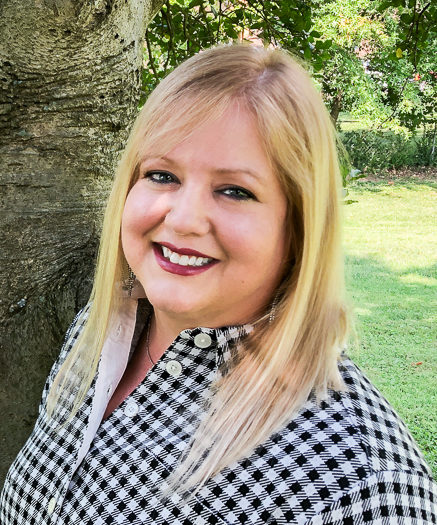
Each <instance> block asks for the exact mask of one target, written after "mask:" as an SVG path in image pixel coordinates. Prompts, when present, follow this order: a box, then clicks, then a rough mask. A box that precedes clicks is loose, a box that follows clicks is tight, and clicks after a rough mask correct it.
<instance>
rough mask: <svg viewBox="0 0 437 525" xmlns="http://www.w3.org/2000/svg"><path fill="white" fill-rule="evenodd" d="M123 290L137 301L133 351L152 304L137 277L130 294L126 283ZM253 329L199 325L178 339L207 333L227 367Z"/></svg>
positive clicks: (241, 326)
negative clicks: (235, 349)
mask: <svg viewBox="0 0 437 525" xmlns="http://www.w3.org/2000/svg"><path fill="white" fill-rule="evenodd" d="M121 291H122V295H123V297H124V298H126V299H130V300H132V301H135V302H136V303H137V309H136V323H135V330H134V334H133V338H132V344H131V351H130V353H133V351H134V349H135V347H136V344H137V342H138V339H139V336H140V334H141V331H142V328H143V326H144V323H145V322H146V321H147V316H148V315H149V312H150V304H149V303H148V301H147V297H146V293H145V291H144V288H143V287H142V285H141V283H140V282H139V281H138V280H137V279H135V281H134V284H133V287H132V289H131V292H130V294H129V292H128V289H127V287H126V286H124V285H122V286H121ZM252 331H253V325H251V324H242V325H232V326H222V327H219V328H209V327H204V326H199V327H196V328H188V329H186V330H183V331H182V332H181V333H180V334H179V335H178V337H177V339H182V340H186V341H187V340H194V341H196V336H199V335H200V334H205V335H207V336H208V337H209V338H211V343H210V344H209V345H208V346H209V348H215V350H216V363H217V366H218V367H221V366H223V365H224V366H225V367H226V365H227V364H229V361H230V359H231V357H232V354H233V352H232V350H233V349H234V348H235V347H236V346H237V345H238V343H239V342H240V341H241V340H242V339H244V337H245V336H247V335H248V334H250V333H251V332H252Z"/></svg>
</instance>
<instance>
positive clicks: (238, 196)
mask: <svg viewBox="0 0 437 525" xmlns="http://www.w3.org/2000/svg"><path fill="white" fill-rule="evenodd" d="M155 175H159V176H161V175H164V176H165V177H166V179H165V180H162V179H161V178H160V179H159V180H156V179H155V178H154V176H155ZM144 178H145V179H148V180H150V181H152V182H153V183H155V184H172V183H178V182H179V181H178V179H177V178H176V176H175V175H173V173H170V172H169V171H148V172H146V173H145V175H144ZM217 191H218V192H220V193H222V194H223V195H226V196H227V197H229V198H230V199H233V200H236V201H244V200H257V199H256V197H255V195H254V194H253V193H252V192H250V191H249V190H246V189H245V188H241V187H240V186H229V187H227V188H224V189H221V190H217ZM230 191H232V192H235V193H233V194H230V193H226V192H230Z"/></svg>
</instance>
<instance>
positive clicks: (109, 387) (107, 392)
mask: <svg viewBox="0 0 437 525" xmlns="http://www.w3.org/2000/svg"><path fill="white" fill-rule="evenodd" d="M111 391H112V383H110V384H109V385H108V388H107V389H106V396H107V397H109V396H110V395H111Z"/></svg>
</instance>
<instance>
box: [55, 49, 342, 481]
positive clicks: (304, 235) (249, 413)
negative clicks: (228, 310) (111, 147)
mask: <svg viewBox="0 0 437 525" xmlns="http://www.w3.org/2000/svg"><path fill="white" fill-rule="evenodd" d="M236 100H238V101H240V102H241V103H244V104H245V106H246V107H247V108H248V109H249V110H250V111H251V112H252V114H253V115H254V116H255V118H256V120H257V123H258V126H259V130H260V135H261V137H263V140H264V141H265V147H266V151H267V153H268V155H269V157H270V159H271V161H272V163H273V166H274V169H275V171H276V173H277V176H278V177H279V180H280V182H281V184H282V187H283V189H284V192H285V194H286V196H287V198H288V219H287V223H288V224H287V226H288V231H289V237H290V239H289V242H290V264H289V268H288V271H287V273H286V275H284V279H283V281H282V283H281V285H280V289H279V290H278V293H277V295H278V297H279V302H278V305H277V312H276V318H275V320H274V322H273V323H272V324H269V322H268V315H267V314H266V315H265V316H264V317H263V318H262V319H261V320H260V321H259V322H257V323H256V326H255V329H254V331H253V332H252V334H251V335H249V336H248V337H247V339H245V340H244V341H243V342H242V344H241V345H240V347H239V351H238V355H237V356H236V359H235V360H234V361H233V363H232V366H231V368H230V370H229V372H228V373H227V374H225V375H224V376H223V377H221V378H220V380H218V381H217V383H216V384H215V385H214V393H213V395H212V397H211V399H210V404H209V406H208V407H207V409H206V410H207V413H206V417H203V418H202V421H201V423H200V425H199V427H198V429H197V431H196V432H195V435H194V436H193V439H192V442H191V445H190V446H189V447H188V451H187V453H186V454H185V456H184V457H183V458H182V461H181V463H180V465H179V466H178V468H177V469H176V471H175V472H174V475H173V481H172V482H171V487H173V488H177V487H180V488H183V489H187V488H192V487H194V486H197V489H198V488H199V487H200V486H202V484H204V483H205V482H206V481H207V480H208V479H209V478H210V477H212V476H214V475H215V474H217V473H218V472H219V471H220V470H222V469H223V468H224V467H225V466H227V465H230V464H231V463H233V462H234V461H237V460H239V459H241V458H243V457H245V456H246V455H247V454H248V453H250V452H251V451H252V450H253V449H254V447H256V446H257V445H258V444H260V443H262V442H263V441H265V440H266V439H267V438H268V437H269V436H270V435H271V434H272V433H273V432H275V431H276V430H278V429H279V428H281V426H283V425H284V424H285V423H286V422H287V421H289V420H290V418H291V417H292V416H293V414H295V413H296V411H298V410H299V408H300V407H301V406H302V405H303V403H304V402H305V401H306V400H307V399H308V397H309V396H310V394H311V393H314V394H315V395H316V396H317V397H318V398H319V399H320V398H322V397H323V396H325V395H326V393H327V390H328V389H329V388H332V389H336V390H339V389H342V388H343V384H342V380H341V377H340V374H339V371H338V365H337V360H338V357H339V354H340V352H341V349H342V348H343V347H344V345H345V343H346V341H347V337H348V333H349V331H350V328H351V315H350V313H349V307H348V306H347V302H346V298H345V285H344V268H343V254H342V242H341V216H340V210H341V183H340V174H339V168H338V160H337V153H336V145H335V135H334V131H333V126H332V123H331V120H330V117H329V115H328V113H327V111H326V109H325V107H324V105H323V102H322V100H321V97H320V95H319V94H318V93H317V91H316V89H315V88H314V86H313V83H312V81H311V79H310V77H309V75H308V74H307V73H306V71H305V70H304V68H303V67H302V66H300V65H299V64H298V63H297V61H296V60H295V59H293V58H291V57H290V56H288V55H287V54H286V53H285V52H282V51H279V50H273V49H265V48H259V47H254V46H247V45H232V46H223V47H216V48H212V49H209V50H207V51H203V52H201V53H199V54H197V55H196V56H194V57H192V58H190V59H189V60H187V61H186V62H184V63H183V64H182V65H180V66H179V67H178V68H177V69H176V70H174V71H173V72H172V73H171V74H170V75H169V76H168V77H166V78H165V79H164V80H163V81H162V82H161V83H160V84H159V86H158V87H157V88H156V89H155V90H154V92H153V93H152V94H151V96H150V97H149V99H148V100H147V103H146V104H145V106H144V107H143V109H142V110H141V112H140V114H139V115H138V118H137V120H136V122H135V124H134V126H133V129H132V132H131V135H130V138H129V140H128V143H127V146H126V149H125V151H124V153H123V156H122V158H121V161H120V163H119V166H118V170H117V174H116V177H115V181H114V185H113V189H112V192H111V195H110V197H109V201H108V205H107V209H106V214H105V219H104V224H103V232H102V237H101V243H100V251H99V257H98V262H97V267H96V274H95V280H94V287H93V290H92V293H91V298H90V301H91V306H90V309H89V316H88V318H87V321H86V325H85V327H84V329H83V330H82V332H81V334H80V336H79V338H78V341H77V342H76V343H75V345H74V348H73V350H72V351H71V352H70V354H69V355H68V357H67V359H66V361H65V363H64V365H63V366H62V368H61V370H60V371H59V373H58V374H57V376H56V378H55V381H54V384H53V387H52V389H51V391H50V394H49V400H48V401H49V403H48V406H49V413H50V414H54V413H55V412H56V411H57V408H58V407H59V406H60V403H61V400H62V399H73V400H74V401H73V403H72V407H71V409H70V410H69V415H70V418H71V417H72V416H73V415H74V414H75V413H76V412H77V410H78V408H79V406H80V405H81V403H82V401H83V400H84V397H85V395H86V393H87V390H88V388H89V386H90V384H91V382H92V378H93V377H94V375H95V373H96V370H97V365H98V360H99V357H100V353H101V349H102V345H103V342H104V340H105V335H106V332H107V329H108V326H110V323H111V318H112V316H113V315H114V314H115V313H116V311H117V309H118V308H119V307H120V305H121V301H122V300H123V299H122V298H120V294H119V291H118V284H117V283H120V282H121V281H122V279H123V278H124V277H125V275H126V260H125V258H124V255H123V252H122V248H121V241H120V225H121V216H122V212H123V207H124V203H125V200H126V197H127V194H128V192H129V190H130V188H131V187H132V185H133V184H134V183H135V182H136V180H137V178H138V176H139V175H138V166H139V164H140V162H141V161H142V160H143V159H144V158H145V157H147V156H149V155H153V156H154V157H156V156H160V155H164V154H165V153H167V152H168V151H170V150H171V149H172V147H174V146H175V145H176V144H178V143H179V142H181V140H182V139H184V138H186V137H187V136H189V135H190V133H192V132H193V130H195V129H196V127H197V126H199V125H200V124H202V123H204V122H206V121H210V120H214V119H217V118H219V117H220V116H221V115H222V114H223V113H224V112H225V110H226V108H228V107H229V106H230V104H231V103H232V102H234V101H236ZM266 308H268V306H267V305H266ZM89 349H93V351H92V352H91V351H89ZM78 363H79V364H78ZM73 369H74V370H75V372H74V374H71V371H72V370H73ZM72 377H73V378H75V379H74V380H73V381H72V380H71V378H72ZM74 385H75V386H74ZM73 390H74V393H73V394H72V391H73ZM63 393H64V394H65V395H64V396H63ZM197 489H196V490H197Z"/></svg>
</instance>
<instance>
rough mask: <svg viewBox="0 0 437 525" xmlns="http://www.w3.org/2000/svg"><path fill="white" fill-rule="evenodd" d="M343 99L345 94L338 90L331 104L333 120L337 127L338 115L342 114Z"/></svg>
mask: <svg viewBox="0 0 437 525" xmlns="http://www.w3.org/2000/svg"><path fill="white" fill-rule="evenodd" d="M342 99H343V93H342V91H340V90H338V91H337V95H336V96H335V98H334V100H333V101H332V104H331V118H332V121H333V123H334V125H335V126H336V125H337V120H338V115H339V114H340V110H341V103H342Z"/></svg>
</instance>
